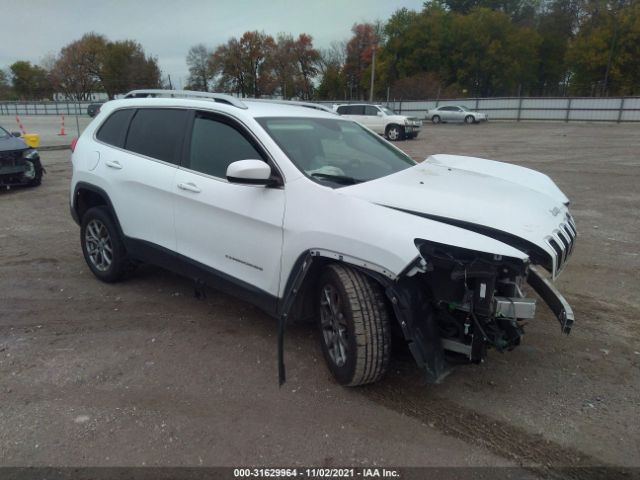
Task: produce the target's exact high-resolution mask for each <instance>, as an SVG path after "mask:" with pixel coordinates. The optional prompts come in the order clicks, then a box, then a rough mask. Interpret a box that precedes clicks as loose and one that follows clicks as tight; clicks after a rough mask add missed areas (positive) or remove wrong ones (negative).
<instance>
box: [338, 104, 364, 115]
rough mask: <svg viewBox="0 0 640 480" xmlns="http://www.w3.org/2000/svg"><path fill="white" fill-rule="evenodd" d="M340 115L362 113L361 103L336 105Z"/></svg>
mask: <svg viewBox="0 0 640 480" xmlns="http://www.w3.org/2000/svg"><path fill="white" fill-rule="evenodd" d="M338 113H339V114H340V115H364V106H363V105H343V106H341V107H338Z"/></svg>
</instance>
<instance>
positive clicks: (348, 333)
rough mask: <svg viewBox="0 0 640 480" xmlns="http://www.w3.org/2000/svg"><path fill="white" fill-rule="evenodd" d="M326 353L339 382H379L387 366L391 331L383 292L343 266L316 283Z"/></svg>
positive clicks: (330, 270) (331, 267) (335, 266)
mask: <svg viewBox="0 0 640 480" xmlns="http://www.w3.org/2000/svg"><path fill="white" fill-rule="evenodd" d="M317 295H318V296H317V308H318V325H319V330H320V342H321V345H322V353H323V355H324V358H325V361H326V362H327V366H328V367H329V370H330V371H331V373H332V374H333V376H334V377H335V379H336V380H337V382H338V383H340V384H341V385H346V386H356V385H364V384H366V383H373V382H375V381H377V380H379V379H380V378H381V377H382V376H383V375H384V373H385V372H386V370H387V368H388V366H389V359H390V354H391V329H390V326H389V311H388V309H387V306H386V304H385V302H384V292H383V290H382V287H381V286H380V285H379V284H378V283H376V282H375V281H374V280H372V279H371V278H369V277H367V276H366V275H365V274H363V273H361V272H359V271H357V270H354V269H352V268H349V267H347V266H344V265H339V264H332V265H329V266H327V267H326V268H325V270H324V271H323V273H322V275H321V276H320V279H319V282H318V294H317Z"/></svg>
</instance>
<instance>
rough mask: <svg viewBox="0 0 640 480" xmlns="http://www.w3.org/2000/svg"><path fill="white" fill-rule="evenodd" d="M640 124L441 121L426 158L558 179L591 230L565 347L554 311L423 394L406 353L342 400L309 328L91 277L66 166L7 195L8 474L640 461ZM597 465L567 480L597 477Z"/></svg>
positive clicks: (1, 423)
mask: <svg viewBox="0 0 640 480" xmlns="http://www.w3.org/2000/svg"><path fill="white" fill-rule="evenodd" d="M638 128H639V127H638V126H637V125H608V124H602V125H596V124H579V125H578V124H575V125H574V124H569V125H566V124H552V123H544V124H533V123H531V124H525V123H522V124H507V123H490V124H484V125H477V126H457V125H438V126H432V125H426V126H425V128H424V129H423V132H422V133H421V134H420V137H419V138H418V139H416V140H412V141H407V142H400V143H398V145H399V146H400V147H401V148H402V149H404V150H405V151H407V152H408V153H409V154H411V155H412V156H414V157H415V158H417V159H422V158H425V157H426V156H428V155H429V154H432V153H454V154H471V155H475V156H479V157H484V158H493V159H496V160H502V161H508V162H513V163H518V164H522V165H525V166H529V167H532V168H535V169H538V170H541V171H543V172H545V173H547V174H549V175H550V176H551V177H552V178H553V179H554V180H556V182H557V183H558V184H559V185H560V187H561V188H562V189H563V190H564V191H565V193H566V194H567V195H568V196H569V197H570V198H571V200H572V202H573V209H572V210H573V213H574V217H575V219H576V222H577V225H578V230H579V234H580V237H579V239H578V243H577V247H576V251H575V253H574V255H573V257H572V260H571V261H570V262H569V266H568V267H567V269H566V270H565V272H564V273H563V274H562V276H561V277H560V279H559V280H558V282H557V285H558V286H559V288H560V289H561V291H563V292H564V293H565V294H566V297H567V299H568V300H569V302H570V303H571V304H572V306H573V307H574V310H575V312H576V318H577V321H576V325H575V327H574V330H573V332H572V333H571V335H570V336H569V337H563V336H561V335H560V332H559V330H560V329H559V326H558V324H557V322H556V321H555V319H554V318H553V317H552V315H551V313H550V312H549V311H548V310H547V309H546V307H543V306H541V307H540V308H539V313H538V316H537V318H536V320H535V321H534V322H532V323H531V324H530V326H529V327H528V328H527V335H526V337H525V338H524V341H523V345H521V346H520V347H519V348H518V349H516V350H515V351H514V352H511V353H508V354H504V355H502V354H498V353H492V354H490V356H489V358H488V361H487V362H486V363H484V364H483V365H480V366H465V367H459V368H458V369H457V370H456V371H455V372H454V374H453V375H451V376H450V377H449V378H448V379H447V380H446V382H445V383H444V384H443V385H438V386H431V385H426V386H425V385H422V384H421V382H420V375H419V371H418V370H417V368H416V367H415V366H414V365H413V363H412V361H411V359H410V358H406V357H404V356H400V357H399V358H396V359H394V362H393V365H392V369H391V371H390V373H389V375H388V376H387V377H385V379H384V380H383V381H381V382H380V383H378V384H376V385H372V386H368V387H365V388H357V389H345V388H342V387H339V386H337V385H335V384H334V383H333V382H332V381H331V379H330V377H329V374H328V372H327V370H326V369H325V367H324V365H323V360H322V357H321V353H320V350H319V347H318V345H317V339H316V337H315V333H314V331H313V329H312V328H310V327H309V326H305V325H296V326H293V327H292V328H291V329H290V330H289V331H288V333H287V343H286V346H287V348H286V360H287V367H288V382H287V383H286V384H285V386H284V387H283V388H281V389H279V388H278V386H277V371H276V363H275V353H276V342H275V323H274V321H273V320H272V319H270V318H268V317H267V316H266V315H264V314H263V313H261V312H260V311H258V310H257V309H255V308H253V307H252V306H250V305H248V304H246V303H242V302H239V301H237V300H234V299H233V298H231V297H228V296H225V295H223V294H220V293H217V292H215V291H209V295H208V297H207V298H206V299H205V300H201V301H199V300H195V299H194V298H193V288H192V284H191V283H190V282H189V281H188V280H186V279H184V278H180V277H178V276H175V275H172V274H170V273H167V272H164V271H162V270H159V269H156V268H152V267H143V268H141V269H140V270H139V271H138V273H137V274H136V275H135V276H134V277H133V278H131V279H129V280H128V281H126V282H124V283H121V284H117V285H106V284H102V283H99V282H98V281H97V280H95V279H94V277H93V276H92V275H91V274H90V272H89V270H88V268H87V267H86V265H85V264H84V260H83V259H82V254H81V250H80V245H79V239H78V236H79V233H78V227H77V226H76V225H75V224H74V223H73V221H72V220H71V218H70V216H69V213H68V196H67V195H68V186H69V179H70V164H69V154H68V152H66V151H62V152H43V154H42V158H43V162H44V165H45V167H46V168H47V171H48V174H47V175H46V176H45V178H44V181H43V184H42V186H41V187H38V188H36V189H32V190H11V191H8V192H2V193H0V220H1V221H0V378H1V379H2V380H0V465H4V466H7V465H75V466H82V465H88V466H95V465H172V466H197V465H247V464H253V465H256V464H259V465H302V464H307V465H308V464H313V465H366V466H371V465H411V466H421V465H439V466H464V465H483V466H484V465H489V466H490V465H520V466H525V467H530V466H540V465H542V466H551V467H582V466H592V465H613V466H618V467H633V466H635V467H640V460H639V459H640V422H638V420H637V419H638V414H639V413H640V339H639V336H640V324H639V323H638V321H637V318H638V313H639V312H640V288H639V282H638V278H637V271H638V269H639V267H640V255H639V252H640V249H639V248H638V247H639V243H640V231H639V230H640V228H639V227H640V224H639V219H638V214H637V212H638V208H639V207H640V195H639V194H638V188H637V185H638V180H639V174H638V172H639V170H638V166H639V165H640V160H639V159H638V155H637V152H638V150H639V147H640V135H638V133H639V130H638ZM584 474H585V472H581V474H572V473H571V471H569V472H568V473H567V472H565V473H564V474H563V475H565V476H569V477H571V476H573V477H574V478H579V477H580V478H583V477H584Z"/></svg>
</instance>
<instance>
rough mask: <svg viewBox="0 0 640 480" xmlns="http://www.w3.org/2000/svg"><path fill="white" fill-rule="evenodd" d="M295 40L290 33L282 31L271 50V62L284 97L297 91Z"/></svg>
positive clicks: (275, 79)
mask: <svg viewBox="0 0 640 480" xmlns="http://www.w3.org/2000/svg"><path fill="white" fill-rule="evenodd" d="M294 43H295V42H294V40H293V37H292V36H291V35H289V34H284V33H280V34H278V36H277V37H276V42H275V46H274V48H273V49H272V51H271V52H270V57H271V58H270V64H271V67H272V68H273V77H274V81H275V82H276V84H277V89H278V92H279V93H280V95H281V96H282V98H284V99H289V98H291V97H292V96H294V95H295V93H296V85H295V82H296V72H297V69H296V58H295V53H294Z"/></svg>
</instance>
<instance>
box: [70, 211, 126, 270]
mask: <svg viewBox="0 0 640 480" xmlns="http://www.w3.org/2000/svg"><path fill="white" fill-rule="evenodd" d="M80 243H81V245H82V253H83V255H84V259H85V261H86V262H87V265H88V266H89V269H90V270H91V272H92V273H93V274H94V275H95V276H96V277H97V278H98V279H99V280H102V281H103V282H107V283H113V282H117V281H118V280H120V279H122V277H123V276H124V275H125V274H126V273H127V272H128V271H129V270H130V269H131V268H130V267H131V265H132V264H131V262H130V260H129V257H128V255H127V250H126V249H125V247H124V243H123V242H122V239H121V238H120V234H119V232H118V229H117V228H116V224H115V222H114V221H113V219H112V218H111V215H110V214H109V211H108V210H107V209H106V207H94V208H90V209H89V210H87V212H86V213H85V214H84V216H83V217H82V226H81V228H80Z"/></svg>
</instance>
